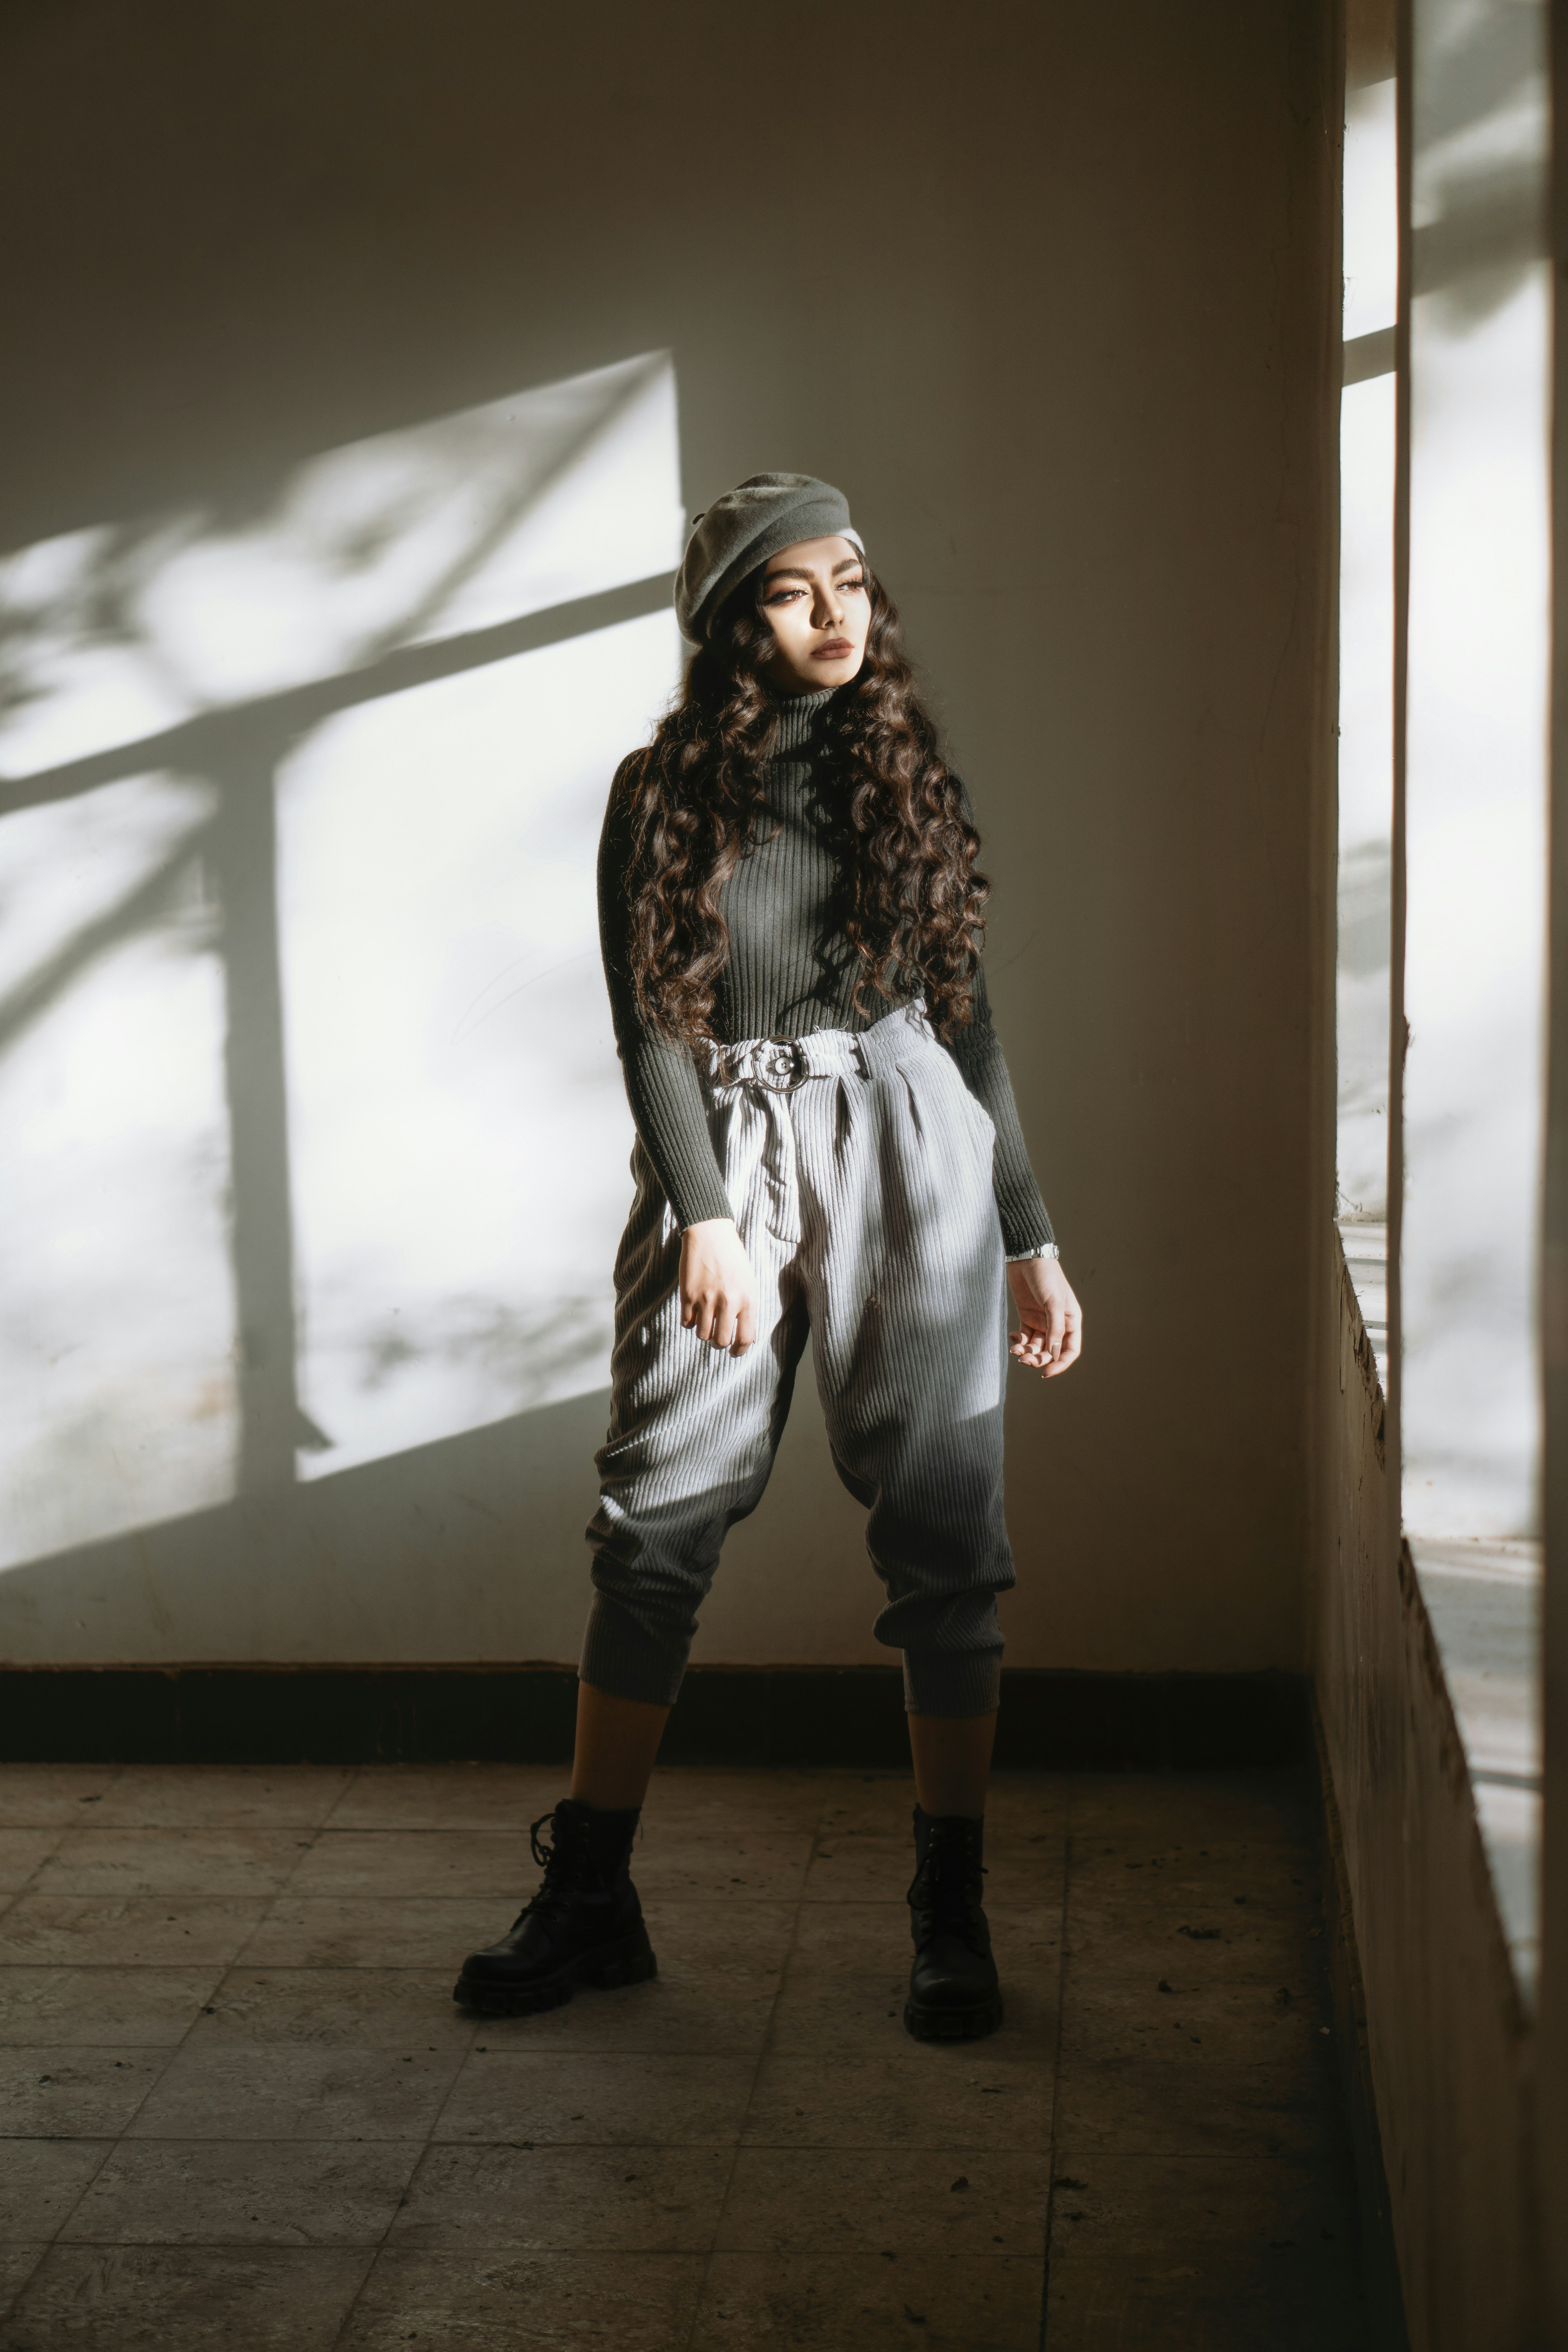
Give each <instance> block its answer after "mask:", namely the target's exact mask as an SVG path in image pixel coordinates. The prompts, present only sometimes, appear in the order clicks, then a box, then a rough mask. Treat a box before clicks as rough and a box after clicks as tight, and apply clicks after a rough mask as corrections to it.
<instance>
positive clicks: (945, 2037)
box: [904, 1805, 1002, 2042]
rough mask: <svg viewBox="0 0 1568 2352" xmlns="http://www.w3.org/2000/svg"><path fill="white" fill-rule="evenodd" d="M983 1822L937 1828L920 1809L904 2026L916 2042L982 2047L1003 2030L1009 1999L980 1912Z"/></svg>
mask: <svg viewBox="0 0 1568 2352" xmlns="http://www.w3.org/2000/svg"><path fill="white" fill-rule="evenodd" d="M984 1837H985V1823H984V1821H971V1820H970V1819H969V1818H968V1817H967V1815H965V1814H963V1813H952V1814H945V1815H943V1816H942V1818H941V1819H940V1820H936V1821H933V1820H932V1818H931V1815H930V1814H929V1813H925V1812H922V1811H921V1809H920V1807H919V1805H917V1806H916V1807H915V1876H914V1884H913V1885H912V1886H911V1887H910V1932H911V1933H912V1935H913V1937H914V1939H915V1961H914V1966H913V1968H912V1969H910V1997H909V1999H908V2000H907V2001H906V2002H905V2003H904V2024H905V2026H906V2027H907V2028H908V2030H909V2032H910V2033H912V2034H913V2035H914V2037H915V2040H916V2041H917V2042H975V2041H978V2040H979V2038H980V2036H981V2035H982V2034H983V2033H994V2032H995V2031H996V2028H997V2027H998V2026H999V2025H1000V2024H1001V2022H1002V1994H1001V1991H1000V1990H999V1988H998V1986H997V1982H996V1963H995V1961H994V1959H993V1958H992V1957H991V1930H990V1928H989V1927H987V1926H986V1924H985V1914H984V1910H983V1909H982V1908H981V1903H980V1892H981V1890H980V1882H981V1879H982V1878H983V1877H984V1864H982V1862H981V1859H980V1855H981V1850H982V1846H983V1844H984Z"/></svg>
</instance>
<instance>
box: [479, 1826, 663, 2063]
mask: <svg viewBox="0 0 1568 2352" xmlns="http://www.w3.org/2000/svg"><path fill="white" fill-rule="evenodd" d="M639 1818H640V1816H639V1814H638V1813H637V1812H635V1811H633V1812H626V1813H601V1812H595V1811H594V1809H593V1808H592V1807H591V1806H589V1805H580V1804H578V1803H577V1802H576V1801H575V1800H574V1799H573V1798H571V1797H563V1798H562V1800H561V1802H560V1803H559V1804H558V1805H557V1806H556V1808H555V1811H554V1812H553V1813H541V1815H540V1817H539V1819H538V1821H536V1822H534V1824H533V1827H532V1829H531V1831H530V1832H529V1841H530V1843H531V1845H532V1847H533V1859H534V1860H535V1862H537V1863H538V1864H539V1865H540V1867H541V1868H542V1871H543V1873H544V1883H543V1885H542V1886H541V1888H540V1890H539V1892H538V1894H537V1895H535V1896H534V1898H533V1900H532V1902H531V1903H530V1904H529V1905H528V1906H527V1907H526V1908H525V1909H524V1910H523V1911H521V1913H520V1914H519V1915H518V1917H517V1918H516V1919H515V1920H514V1921H513V1923H512V1926H511V1927H510V1931H509V1932H508V1933H507V1934H506V1935H504V1936H503V1937H501V1939H500V1943H499V1944H490V1945H489V1946H488V1947H487V1948H486V1949H485V1950H484V1951H482V1952H470V1953H469V1954H468V1958H467V1959H466V1960H465V1961H464V1962H463V1972H462V1974H461V1976H460V1977H459V1978H458V1981H457V1984H456V1985H455V1986H454V1988H453V1990H452V1999H453V2000H456V2001H460V2002H461V2003H462V2005H463V2007H464V2008H465V2009H479V2010H483V2011H486V2012H487V2014H489V2015H490V2016H494V2017H521V2016H526V2015H527V2014H529V2012H530V2011H534V2010H540V2009H558V2008H559V2007H560V2005H561V2003H562V2002H563V2000H571V1998H572V1995H573V1993H574V1990H575V1989H576V1988H577V1987H578V1986H579V1985H602V1986H608V1985H629V1984H641V1983H643V1982H644V1980H645V1979H647V1978H648V1977H651V1976H655V1975H657V1973H658V1961H657V1960H656V1959H655V1958H654V1956H653V1947H652V1945H651V1944H650V1943H649V1942H648V1939H647V1928H646V1927H644V1925H643V1916H642V1905H641V1904H640V1903H639V1902H638V1901H637V1888H636V1887H635V1886H634V1885H632V1881H631V1854H632V1840H633V1838H634V1837H636V1835H637V1822H638V1820H639ZM545 1822H550V1823H551V1825H552V1831H553V1837H552V1843H550V1844H549V1845H542V1844H541V1843H540V1839H539V1832H540V1831H541V1830H542V1828H543V1826H544V1824H545Z"/></svg>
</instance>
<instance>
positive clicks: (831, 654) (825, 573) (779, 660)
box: [762, 539, 871, 694]
mask: <svg viewBox="0 0 1568 2352" xmlns="http://www.w3.org/2000/svg"><path fill="white" fill-rule="evenodd" d="M762 612H763V617H764V618H765V619H766V620H767V621H768V623H769V624H770V625H771V626H772V629H773V637H774V641H775V643H776V645H777V646H778V651H777V652H776V653H775V654H774V655H773V658H772V660H771V661H768V662H765V663H764V664H763V677H765V678H766V679H767V681H768V684H769V685H770V686H772V687H773V688H776V689H777V691H778V692H779V693H781V694H822V693H824V692H825V691H826V688H829V687H830V686H847V685H848V683H849V681H850V679H851V678H852V677H858V676H859V674H860V665H861V663H862V662H863V661H864V660H865V658H866V631H867V629H868V627H869V625H870V621H871V592H870V589H869V587H868V584H867V580H866V567H865V565H864V563H863V562H861V560H860V558H859V556H858V554H857V553H856V551H855V549H854V547H853V545H852V544H851V543H850V541H848V540H847V539H802V540H798V541H796V542H795V546H793V547H786V548H784V549H782V550H781V551H780V552H779V553H778V554H777V555H775V556H773V557H771V558H770V559H769V562H768V563H767V566H766V568H765V570H764V572H763V588H762Z"/></svg>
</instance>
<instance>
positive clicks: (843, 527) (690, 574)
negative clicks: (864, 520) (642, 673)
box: [675, 474, 866, 645]
mask: <svg viewBox="0 0 1568 2352" xmlns="http://www.w3.org/2000/svg"><path fill="white" fill-rule="evenodd" d="M831 538H838V539H847V540H848V541H850V542H851V544H852V545H853V546H855V547H857V548H858V549H859V551H860V553H861V554H862V555H864V554H865V552H866V548H865V542H864V541H862V539H861V537H860V534H859V532H858V531H856V530H850V528H849V501H848V499H847V498H846V497H845V495H844V493H843V491H842V490H836V489H835V488H834V487H833V485H832V483H831V482H819V481H818V480H817V478H816V475H815V474H752V475H750V476H749V477H748V478H747V479H746V480H745V481H743V482H742V484H741V486H740V488H738V489H733V490H726V491H725V493H724V495H723V497H722V498H721V499H714V501H713V503H712V505H711V506H710V508H709V509H708V510H707V512H706V513H705V514H700V515H699V516H698V518H697V520H696V521H695V522H694V523H693V525H692V527H691V537H690V538H689V540H688V541H687V542H686V554H685V556H684V558H683V560H682V562H681V566H680V569H679V572H677V573H676V575H675V617H676V619H677V620H678V621H679V624H680V634H681V635H682V636H683V637H689V639H690V640H691V642H692V644H693V645H700V644H701V643H702V641H703V639H704V638H705V637H706V636H707V635H708V632H709V630H710V628H711V626H712V625H713V616H714V614H716V613H717V612H718V610H719V607H720V605H721V604H722V603H723V601H724V599H725V597H726V596H727V595H728V594H729V593H730V591H731V589H732V588H738V587H739V586H740V584H741V583H742V580H743V579H744V578H745V576H746V574H747V572H754V571H755V570H756V568H757V566H758V564H759V563H766V562H767V561H768V559H769V557H770V556H773V555H777V554H778V553H779V551H780V550H781V549H782V548H785V547H793V546H794V545H795V541H796V540H799V539H831Z"/></svg>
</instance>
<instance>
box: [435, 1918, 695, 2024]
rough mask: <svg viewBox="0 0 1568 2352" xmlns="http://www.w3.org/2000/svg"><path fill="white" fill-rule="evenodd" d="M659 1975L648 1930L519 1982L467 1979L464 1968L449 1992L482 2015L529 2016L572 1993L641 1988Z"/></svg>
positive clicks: (597, 1946) (552, 2006) (553, 2006)
mask: <svg viewBox="0 0 1568 2352" xmlns="http://www.w3.org/2000/svg"><path fill="white" fill-rule="evenodd" d="M656 1976H658V1961H657V1960H656V1959H655V1958H654V1956H653V1946H652V1945H651V1944H650V1943H649V1942H648V1939H647V1928H646V1927H638V1928H637V1932H636V1934H635V1935H631V1936H620V1937H616V1941H615V1942H614V1943H610V1944H595V1946H594V1947H593V1948H592V1949H591V1950H589V1951H586V1952H580V1953H579V1954H578V1956H577V1958H575V1959H574V1960H568V1961H567V1962H566V1964H565V1966H564V1967H563V1968H559V1969H553V1970H552V1972H551V1974H550V1975H549V1976H547V1977H533V1978H531V1979H529V1980H528V1982H527V1983H524V1984H510V1985H509V1984H505V1983H498V1982H496V1981H495V1980H494V1979H485V1978H482V1977H479V1978H472V1979H470V1977H469V1976H468V1972H467V1970H466V1969H465V1971H464V1973H463V1974H462V1975H461V1976H460V1977H459V1978H458V1981H457V1983H456V1984H455V1985H454V1986H453V1988H452V1999H453V2000H455V2001H457V2002H458V2004H459V2006H460V2007H461V2008H463V2009H474V2010H478V2011H479V2012H480V2014H481V2015H482V2016H485V2017H533V2016H536V2015H537V2014H538V2012H539V2011H541V2010H545V2009H559V2008H560V2007H561V2005H562V2003H563V2001H568V2000H571V1998H572V1996H573V1994H574V1992H586V1991H594V1992H613V1991H614V1990H616V1988H617V1987H618V1986H621V1985H634V1984H646V1983H647V1980H648V1979H649V1977H656Z"/></svg>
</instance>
